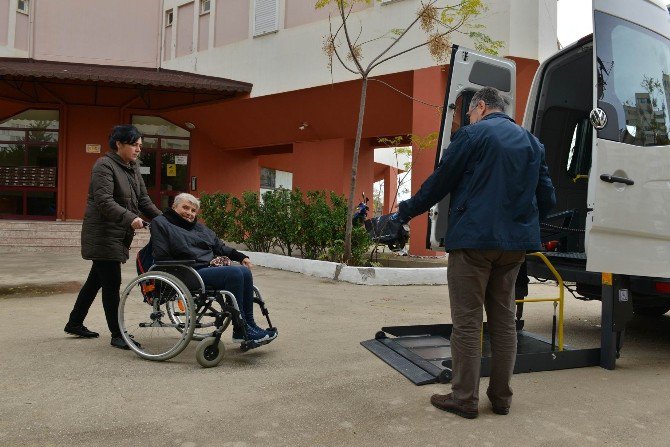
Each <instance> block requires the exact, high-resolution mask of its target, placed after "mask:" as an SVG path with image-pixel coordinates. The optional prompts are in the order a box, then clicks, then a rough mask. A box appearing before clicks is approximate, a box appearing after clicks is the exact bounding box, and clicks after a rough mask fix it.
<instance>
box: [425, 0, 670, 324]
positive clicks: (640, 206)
mask: <svg viewBox="0 0 670 447" xmlns="http://www.w3.org/2000/svg"><path fill="white" fill-rule="evenodd" d="M593 20H594V34H593V35H591V36H587V37H585V38H583V39H581V40H580V41H579V42H577V43H575V44H573V45H571V46H570V47H567V48H565V49H563V50H561V51H560V52H558V53H557V54H555V55H554V56H553V57H551V58H549V59H548V60H546V61H545V62H544V63H542V65H540V67H539V68H538V71H537V73H536V75H535V79H534V81H533V84H532V87H531V91H530V95H529V98H528V103H527V106H526V113H525V116H524V122H523V126H524V127H525V128H526V129H528V130H530V131H531V132H532V133H533V134H534V135H536V136H537V137H538V138H539V139H540V141H541V142H542V143H543V144H544V146H545V151H546V160H547V164H548V166H549V171H550V175H551V178H552V181H553V182H554V186H555V187H556V197H557V205H556V207H555V209H554V210H553V212H552V217H550V218H549V219H547V220H546V221H545V222H543V223H542V225H541V226H542V239H543V242H544V243H545V248H547V250H548V253H547V254H548V255H549V257H550V260H551V262H552V263H553V264H554V266H555V267H556V268H557V270H558V271H559V272H560V273H561V275H562V276H563V279H564V280H566V281H573V282H575V283H576V292H577V293H578V294H579V295H581V296H582V297H584V298H586V299H594V298H595V299H599V298H600V294H601V287H602V279H601V278H602V275H601V272H609V273H615V274H622V275H629V276H630V293H631V294H632V297H633V307H634V310H635V312H636V313H640V314H647V315H661V314H664V313H665V312H667V311H668V310H670V14H669V13H668V9H667V7H666V5H665V4H664V3H663V2H662V1H661V0H594V1H593ZM450 68H451V70H450V75H449V76H450V79H449V84H448V87H447V94H446V98H445V107H444V115H443V119H442V127H441V130H440V141H441V145H440V147H441V150H440V151H438V153H437V156H436V165H437V162H438V161H439V159H440V157H441V156H442V154H443V153H444V151H445V150H446V148H447V146H448V145H449V142H450V136H451V135H453V133H454V132H455V131H456V130H457V129H458V128H459V127H460V126H461V125H464V124H466V120H467V117H466V112H467V109H468V104H469V102H470V98H472V95H473V94H474V92H475V91H476V90H478V89H479V88H481V87H483V86H487V85H488V86H493V87H496V88H498V89H499V90H500V91H501V92H502V93H503V94H505V95H506V96H507V97H509V98H510V100H511V104H510V108H509V109H508V111H507V112H508V114H509V115H510V116H514V97H515V90H514V85H515V65H514V62H512V61H509V60H505V59H499V58H493V57H491V56H488V55H484V54H479V53H477V52H475V51H472V50H469V49H466V48H458V47H454V51H453V52H452V61H451V67H450ZM448 201H449V197H448V196H447V197H446V198H445V199H444V200H443V201H442V202H440V203H439V204H438V205H436V207H434V208H433V209H432V210H431V213H430V224H429V230H428V231H429V241H430V244H429V245H430V248H432V249H439V247H440V246H443V243H442V238H443V237H444V234H445V230H446V225H447V218H448V213H447V212H446V211H447V210H448ZM528 273H529V275H531V276H535V277H538V278H543V279H553V276H552V275H551V274H550V273H549V271H548V270H547V269H546V268H545V267H544V265H543V264H541V263H539V262H531V261H530V260H529V264H528Z"/></svg>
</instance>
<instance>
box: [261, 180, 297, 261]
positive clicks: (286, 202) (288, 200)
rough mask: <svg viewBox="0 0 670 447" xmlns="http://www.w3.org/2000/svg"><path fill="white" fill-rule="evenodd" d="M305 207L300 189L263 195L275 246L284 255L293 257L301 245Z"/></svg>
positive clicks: (279, 190)
mask: <svg viewBox="0 0 670 447" xmlns="http://www.w3.org/2000/svg"><path fill="white" fill-rule="evenodd" d="M303 206H304V202H303V200H302V193H301V192H300V190H299V189H296V190H295V191H289V190H287V189H284V188H280V189H276V190H274V191H268V192H266V193H265V194H263V208H264V209H263V214H264V215H265V216H266V218H267V220H268V225H269V227H270V230H271V232H272V234H273V235H274V242H275V246H277V247H279V249H280V250H281V252H282V253H283V254H284V255H288V256H291V255H293V250H294V249H295V248H297V247H298V246H299V244H300V237H301V231H302V227H303V225H302V221H301V218H300V217H301V213H302V209H303Z"/></svg>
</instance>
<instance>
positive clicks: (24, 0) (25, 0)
mask: <svg viewBox="0 0 670 447" xmlns="http://www.w3.org/2000/svg"><path fill="white" fill-rule="evenodd" d="M21 5H23V8H21ZM16 11H17V12H20V13H21V14H26V15H28V14H29V13H30V0H17V2H16Z"/></svg>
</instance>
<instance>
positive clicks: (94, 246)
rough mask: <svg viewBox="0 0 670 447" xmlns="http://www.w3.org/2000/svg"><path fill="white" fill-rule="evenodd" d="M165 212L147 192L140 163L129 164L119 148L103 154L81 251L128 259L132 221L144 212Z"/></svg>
mask: <svg viewBox="0 0 670 447" xmlns="http://www.w3.org/2000/svg"><path fill="white" fill-rule="evenodd" d="M140 212H141V213H142V214H144V215H145V216H146V217H148V218H153V217H156V216H158V215H160V214H161V212H160V210H159V209H158V208H156V206H155V205H154V204H153V203H152V202H151V199H150V198H149V196H148V195H147V188H146V186H144V181H143V180H142V176H141V175H140V173H139V168H138V166H137V164H136V163H134V162H133V163H131V164H130V165H127V164H125V163H124V162H123V160H122V159H121V157H119V155H118V154H116V152H113V151H110V152H108V153H107V154H105V156H103V157H100V158H99V159H98V160H97V161H96V162H95V165H94V166H93V171H92V172H91V183H90V186H89V188H88V200H87V202H86V212H85V213H84V223H83V226H82V229H81V255H82V257H83V258H84V259H90V260H105V261H120V262H125V261H126V260H127V259H128V250H129V247H130V244H131V242H132V241H133V236H134V235H135V230H133V228H132V227H131V226H130V224H131V223H132V222H133V220H135V218H136V217H138V216H139V215H140Z"/></svg>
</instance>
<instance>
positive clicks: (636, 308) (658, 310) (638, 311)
mask: <svg viewBox="0 0 670 447" xmlns="http://www.w3.org/2000/svg"><path fill="white" fill-rule="evenodd" d="M669 310H670V304H651V305H644V304H635V303H633V313H634V314H635V315H640V316H643V317H660V316H661V315H663V314H665V313H666V312H667V311H669Z"/></svg>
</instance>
